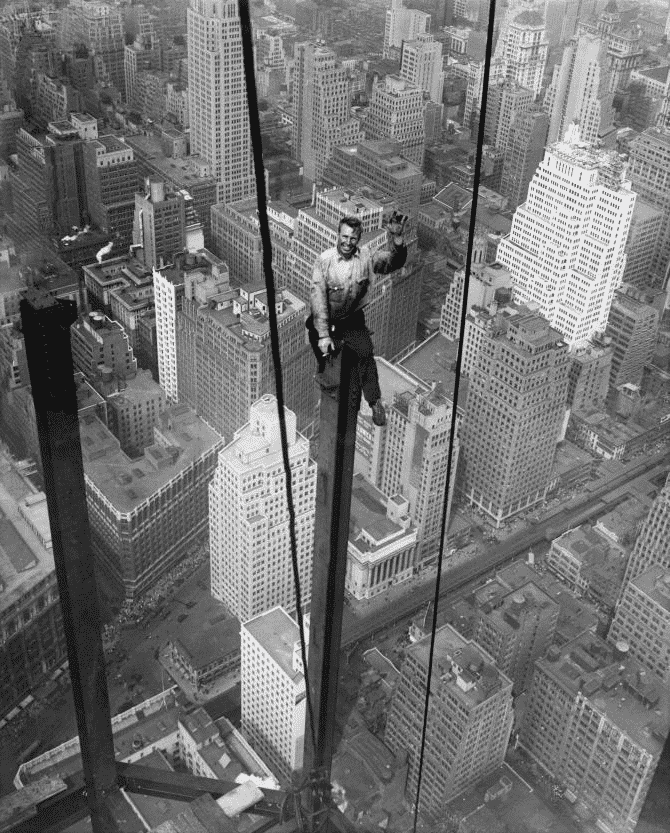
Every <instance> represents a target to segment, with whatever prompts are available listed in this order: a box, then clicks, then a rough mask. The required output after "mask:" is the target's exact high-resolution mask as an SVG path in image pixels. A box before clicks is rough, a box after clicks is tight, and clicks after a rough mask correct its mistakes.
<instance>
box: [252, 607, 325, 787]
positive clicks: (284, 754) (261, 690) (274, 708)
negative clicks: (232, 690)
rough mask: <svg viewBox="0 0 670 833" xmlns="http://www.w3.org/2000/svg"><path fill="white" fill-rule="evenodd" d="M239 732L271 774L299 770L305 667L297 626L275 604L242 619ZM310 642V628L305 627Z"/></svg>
mask: <svg viewBox="0 0 670 833" xmlns="http://www.w3.org/2000/svg"><path fill="white" fill-rule="evenodd" d="M305 624H307V623H305ZM241 637H242V644H241V650H242V668H241V701H242V726H241V728H242V734H243V735H244V736H245V737H246V738H247V740H248V741H249V742H250V744H251V745H252V746H253V748H254V750H255V751H256V752H258V754H259V755H260V756H261V758H263V760H264V761H265V762H266V763H267V764H268V766H269V767H270V768H271V770H272V771H273V772H274V773H275V775H276V776H277V777H278V778H279V779H280V780H282V781H289V780H290V777H291V775H292V774H293V773H294V772H298V771H300V770H301V769H302V764H303V745H304V737H305V716H306V715H305V705H306V702H307V701H306V699H305V693H306V691H305V672H304V669H303V664H302V651H301V648H300V631H299V629H298V626H297V625H296V623H295V622H294V621H293V619H291V617H290V616H289V615H288V613H287V612H286V610H284V608H283V607H281V606H277V607H273V608H272V609H270V610H267V611H265V612H264V613H261V614H260V615H259V616H255V617H254V618H253V619H251V620H250V621H248V622H243V623H242V628H241ZM305 639H306V640H307V643H309V630H308V628H307V627H305Z"/></svg>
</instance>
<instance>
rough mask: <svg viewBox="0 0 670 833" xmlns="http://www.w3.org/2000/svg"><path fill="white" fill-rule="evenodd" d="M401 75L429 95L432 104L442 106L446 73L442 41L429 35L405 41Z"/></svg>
mask: <svg viewBox="0 0 670 833" xmlns="http://www.w3.org/2000/svg"><path fill="white" fill-rule="evenodd" d="M399 74H400V77H401V78H404V79H405V80H406V81H409V82H410V84H415V85H416V86H417V87H420V88H421V89H422V90H423V91H424V92H426V93H428V97H429V98H430V100H431V101H432V102H434V103H435V104H441V103H442V90H443V89H444V73H443V71H442V44H441V43H440V41H436V40H435V38H434V37H433V36H432V35H427V34H424V35H418V36H417V38H416V40H408V41H404V42H403V45H402V58H401V60H400V73H399Z"/></svg>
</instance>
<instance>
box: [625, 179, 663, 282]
mask: <svg viewBox="0 0 670 833" xmlns="http://www.w3.org/2000/svg"><path fill="white" fill-rule="evenodd" d="M628 172H629V176H630V175H631V174H630V167H629V169H628ZM631 178H632V177H631ZM634 190H635V191H636V193H637V189H635V188H634ZM665 222H666V218H665V217H664V215H663V211H662V209H660V208H657V207H656V206H654V205H652V204H651V203H650V202H647V201H646V200H643V199H641V197H640V196H639V194H638V197H637V199H636V200H635V208H634V209H633V216H632V217H631V221H630V230H629V232H628V240H626V268H625V269H624V273H623V282H624V283H628V284H633V285H634V286H651V285H652V284H653V283H654V281H655V273H654V256H655V254H656V248H657V246H658V244H659V242H660V240H661V234H662V232H663V226H664V224H665Z"/></svg>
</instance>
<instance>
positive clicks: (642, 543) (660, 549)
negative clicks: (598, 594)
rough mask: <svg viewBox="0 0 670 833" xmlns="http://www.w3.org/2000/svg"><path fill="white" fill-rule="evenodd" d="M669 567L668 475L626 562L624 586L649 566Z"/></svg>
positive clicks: (669, 483) (669, 492)
mask: <svg viewBox="0 0 670 833" xmlns="http://www.w3.org/2000/svg"><path fill="white" fill-rule="evenodd" d="M655 566H659V567H663V568H664V569H670V476H669V477H668V479H667V480H666V481H665V486H664V487H663V488H662V489H661V491H660V492H659V493H658V495H657V496H656V500H655V501H654V505H653V506H652V507H651V509H650V511H649V514H648V515H647V518H646V520H645V521H644V523H643V524H642V529H641V530H640V534H639V535H638V536H637V539H636V541H635V546H634V547H633V552H632V553H631V554H630V557H629V559H628V563H627V564H626V574H625V576H624V581H623V586H624V588H625V587H626V586H627V585H628V583H629V582H630V581H632V580H633V579H634V578H637V576H639V575H641V574H642V573H644V572H645V571H646V570H648V569H649V568H650V567H655Z"/></svg>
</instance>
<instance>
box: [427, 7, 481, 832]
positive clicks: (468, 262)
mask: <svg viewBox="0 0 670 833" xmlns="http://www.w3.org/2000/svg"><path fill="white" fill-rule="evenodd" d="M495 10H496V4H495V0H490V2H489V22H488V30H487V37H486V57H485V59H484V75H483V78H482V97H481V104H480V108H479V127H478V131H477V153H476V156H475V176H474V180H473V183H472V206H471V209H470V226H469V228H468V248H467V252H466V256H465V278H464V281H463V295H462V299H463V304H462V307H461V315H460V326H459V336H458V351H457V354H456V379H455V381H454V393H453V405H452V408H451V423H450V427H449V446H448V452H447V454H448V456H447V479H446V483H445V484H444V501H443V503H442V524H441V529H440V549H439V552H438V556H437V577H436V579H435V593H434V595H433V621H432V623H431V629H430V650H429V652H428V676H427V678H426V696H425V700H424V708H423V724H422V727H421V746H420V750H419V771H418V773H417V782H416V792H415V798H414V820H413V824H412V831H413V833H416V830H417V823H418V818H419V802H420V800H421V784H422V781H423V759H424V755H425V752H426V733H427V728H428V714H429V709H430V695H431V691H430V686H431V683H432V679H433V657H434V655H435V635H436V633H437V609H438V606H439V603H440V583H441V578H442V563H443V561H444V539H445V536H446V534H447V514H448V513H447V508H448V506H449V488H450V484H451V470H452V465H453V457H454V455H453V452H454V439H455V436H456V423H457V418H458V407H457V405H458V391H459V388H460V380H461V366H462V363H463V338H464V335H465V319H466V316H467V314H468V309H467V303H466V301H467V297H468V288H469V285H470V269H471V268H472V249H473V244H474V237H475V223H476V218H477V203H478V200H479V182H480V179H481V164H482V152H483V145H484V130H485V125H486V103H487V97H488V85H489V75H490V69H491V53H492V51H493V30H494V24H495Z"/></svg>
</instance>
